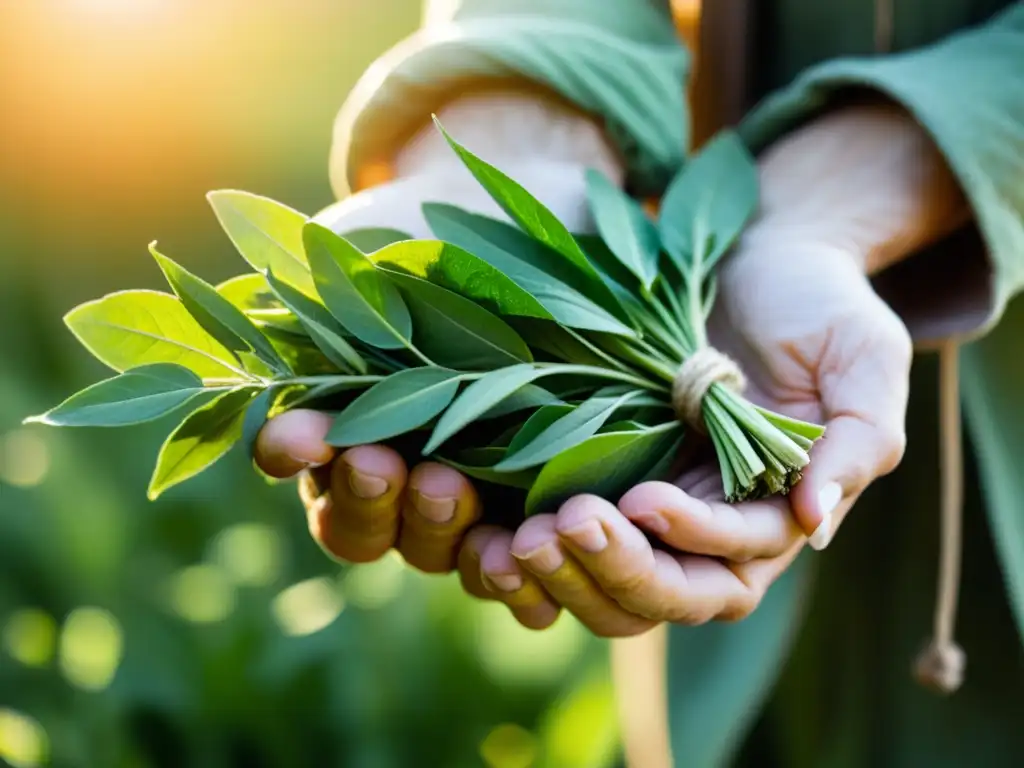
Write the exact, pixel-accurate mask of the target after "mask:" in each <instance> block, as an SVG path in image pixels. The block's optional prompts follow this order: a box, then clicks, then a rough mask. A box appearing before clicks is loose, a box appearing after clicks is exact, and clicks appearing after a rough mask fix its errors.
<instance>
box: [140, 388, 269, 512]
mask: <svg viewBox="0 0 1024 768" xmlns="http://www.w3.org/2000/svg"><path fill="white" fill-rule="evenodd" d="M256 393H257V390H256V389H254V388H252V387H240V388H238V389H232V390H230V391H229V392H225V393H224V394H223V395H221V396H220V397H217V398H216V399H214V400H212V401H211V402H209V403H207V404H206V405H203V406H202V407H200V408H198V409H196V410H195V411H193V412H192V413H190V414H189V415H188V416H186V417H185V420H184V421H182V422H181V424H179V425H178V427H177V428H176V429H175V430H174V431H173V432H172V433H171V434H170V435H169V436H168V437H167V440H166V441H165V442H164V444H163V446H162V447H161V448H160V455H159V456H158V457H157V460H156V469H154V471H153V477H152V478H151V479H150V481H149V494H148V495H149V499H150V501H152V500H154V499H156V498H157V497H159V496H160V494H162V493H163V492H164V491H166V490H167V489H168V488H171V487H172V486H175V485H177V484H178V483H181V482H184V481H185V480H188V479H189V478H192V477H195V476H196V475H198V474H199V473H200V472H202V471H203V470H204V469H206V468H207V467H209V466H210V465H211V464H213V463H214V462H215V461H217V459H219V458H221V457H222V456H223V455H224V454H226V453H227V452H228V451H229V450H231V447H232V446H233V445H234V444H235V443H237V442H238V440H239V438H241V437H242V421H243V418H244V413H245V408H246V406H247V405H248V404H249V401H250V400H252V399H253V397H254V396H255V395H256Z"/></svg>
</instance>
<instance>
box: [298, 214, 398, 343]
mask: <svg viewBox="0 0 1024 768" xmlns="http://www.w3.org/2000/svg"><path fill="white" fill-rule="evenodd" d="M305 243H306V255H307V256H308V258H309V263H310V266H311V267H312V269H313V281H314V282H315V284H316V288H317V291H319V293H320V297H321V298H322V299H323V301H324V304H325V305H326V306H327V309H328V310H329V311H330V313H331V314H332V315H334V317H335V318H336V319H337V320H338V322H339V323H341V325H342V326H343V327H344V328H345V329H346V330H348V331H349V332H350V333H351V334H352V335H353V336H355V337H356V338H357V339H359V340H360V341H362V342H364V343H366V344H369V345H371V346H374V347H378V348H380V349H400V348H402V347H409V346H410V345H411V338H412V319H411V318H410V317H409V310H408V308H407V307H406V306H405V302H403V301H402V296H401V294H400V293H399V292H398V289H397V288H396V287H395V286H394V285H393V284H392V283H391V282H389V281H388V280H387V279H386V278H385V277H384V275H382V274H381V273H380V272H379V271H378V270H377V268H376V267H375V266H374V263H373V262H372V261H370V260H369V259H368V258H367V257H366V256H365V255H364V254H363V253H362V252H360V251H359V249H357V248H356V247H355V246H353V245H352V244H351V243H349V242H347V241H346V240H345V239H343V238H341V237H339V236H338V235H336V234H334V233H333V232H332V231H331V230H329V229H327V228H325V227H322V226H320V225H319V224H313V223H310V224H307V225H306V227H305Z"/></svg>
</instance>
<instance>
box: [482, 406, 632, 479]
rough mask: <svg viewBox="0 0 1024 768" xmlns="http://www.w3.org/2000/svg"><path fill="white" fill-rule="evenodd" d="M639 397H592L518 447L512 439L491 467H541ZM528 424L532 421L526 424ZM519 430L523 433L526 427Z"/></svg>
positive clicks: (515, 469) (586, 436)
mask: <svg viewBox="0 0 1024 768" xmlns="http://www.w3.org/2000/svg"><path fill="white" fill-rule="evenodd" d="M641 394H643V393H642V392H639V391H633V392H626V393H625V394H623V395H620V396H618V397H601V396H595V397H592V398H590V399H589V400H586V401H585V402H583V403H581V404H580V405H579V406H577V407H575V408H572V409H570V410H569V412H567V413H564V414H563V415H562V416H561V418H557V419H555V420H552V421H551V422H550V423H549V424H548V425H547V426H546V427H545V428H544V429H543V430H542V431H541V432H539V433H538V434H536V435H534V436H532V438H530V437H527V438H525V439H524V440H523V441H522V442H521V443H520V442H517V441H518V438H519V436H518V435H516V440H513V441H512V443H511V445H509V449H508V455H507V456H506V457H505V459H504V460H503V461H502V462H501V463H500V464H498V465H496V466H495V469H498V470H501V471H503V472H515V471H518V470H520V469H529V468H530V467H535V466H537V465H539V464H543V463H544V462H546V461H548V459H551V458H553V457H554V456H557V455H558V454H560V453H562V452H563V451H567V450H569V449H570V448H572V447H573V446H576V445H579V444H580V443H582V442H583V441H584V440H586V439H587V438H589V437H591V436H592V435H594V434H596V433H597V431H598V430H599V429H601V427H602V425H603V424H604V423H605V422H606V421H608V419H609V418H610V417H611V416H612V414H613V413H615V411H617V410H618V409H619V408H621V407H622V406H624V405H626V404H627V403H628V402H629V401H630V400H632V399H634V398H636V397H637V396H639V395H641ZM543 410H544V409H541V411H543ZM541 411H538V413H540V412H541ZM535 416H536V414H535ZM532 420H533V417H531V419H530V421H532ZM527 424H529V421H528V422H527ZM523 428H524V429H525V428H526V425H524V427H523Z"/></svg>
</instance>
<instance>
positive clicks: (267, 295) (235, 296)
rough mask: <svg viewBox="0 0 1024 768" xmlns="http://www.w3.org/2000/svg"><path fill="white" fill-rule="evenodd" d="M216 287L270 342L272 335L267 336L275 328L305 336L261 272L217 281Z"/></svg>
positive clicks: (297, 321)
mask: <svg viewBox="0 0 1024 768" xmlns="http://www.w3.org/2000/svg"><path fill="white" fill-rule="evenodd" d="M268 271H269V270H268ZM216 288H217V293H219V294H220V295H221V296H223V297H224V298H225V299H227V300H228V301H230V302H231V303H232V304H234V305H235V306H236V307H238V308H239V309H240V310H242V312H243V313H245V316H246V317H248V318H249V319H250V320H252V322H253V324H254V325H255V326H256V327H257V328H259V329H260V330H261V331H263V332H264V335H268V337H269V338H270V339H271V341H273V337H271V336H269V335H270V334H273V333H274V332H275V331H277V332H280V333H286V334H289V335H293V336H305V335H306V332H305V330H304V329H303V328H302V325H301V324H300V323H299V320H298V318H297V317H295V315H294V314H292V313H291V312H289V311H288V309H287V308H286V307H284V306H283V305H282V304H281V302H280V301H279V300H278V298H277V296H275V295H274V292H273V291H272V290H270V286H269V285H268V284H267V279H266V277H265V276H264V275H262V274H260V273H258V272H253V273H250V274H248V275H239V276H238V277H233V278H231V279H230V280H225V281H224V282H223V283H219V284H218V285H217V286H216Z"/></svg>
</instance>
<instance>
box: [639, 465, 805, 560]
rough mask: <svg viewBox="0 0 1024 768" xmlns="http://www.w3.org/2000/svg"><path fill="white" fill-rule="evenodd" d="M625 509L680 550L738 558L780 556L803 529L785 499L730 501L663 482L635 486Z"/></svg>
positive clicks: (640, 525) (645, 526) (645, 527)
mask: <svg viewBox="0 0 1024 768" xmlns="http://www.w3.org/2000/svg"><path fill="white" fill-rule="evenodd" d="M698 487H700V486H698ZM619 510H620V511H621V512H622V514H623V515H624V516H625V517H626V518H627V519H629V520H631V521H632V522H633V523H635V524H636V525H638V526H639V527H640V528H643V529H644V530H645V531H648V532H649V533H651V534H653V535H654V536H657V537H658V538H659V539H660V540H661V541H663V542H664V543H666V544H668V545H669V546H672V547H674V548H675V549H678V550H680V551H683V552H691V553H693V554H698V555H712V556H715V557H724V558H727V559H729V560H733V561H736V562H742V561H745V560H751V559H753V558H756V557H775V556H776V555H779V554H781V553H782V552H784V551H785V550H786V549H787V548H788V547H789V546H790V545H791V544H792V543H793V540H794V537H795V536H797V535H799V533H800V528H799V527H798V526H797V525H796V523H795V522H794V521H793V516H792V514H791V513H790V511H789V506H788V504H787V503H786V500H785V499H781V498H777V497H776V498H769V499H764V500H760V501H750V502H745V503H743V504H726V503H725V502H724V501H721V500H714V499H713V498H712V499H711V500H704V499H701V498H697V497H695V496H692V495H690V494H688V493H686V492H685V491H683V490H682V489H681V488H679V487H678V486H675V485H672V484H670V483H662V482H657V481H652V482H647V483H642V484H640V485H638V486H636V487H635V488H632V489H631V490H629V491H628V492H627V493H626V495H625V496H623V497H622V499H621V501H619Z"/></svg>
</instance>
